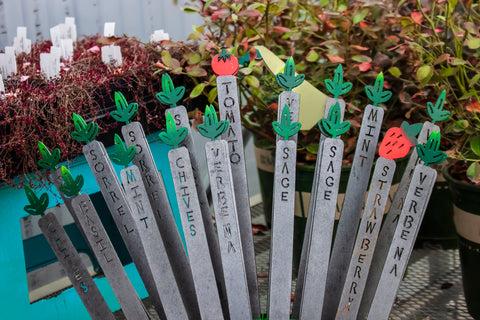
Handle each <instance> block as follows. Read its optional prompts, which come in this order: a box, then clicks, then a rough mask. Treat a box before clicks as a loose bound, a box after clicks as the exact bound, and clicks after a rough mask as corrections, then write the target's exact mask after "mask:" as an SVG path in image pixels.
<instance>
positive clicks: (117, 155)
mask: <svg viewBox="0 0 480 320" xmlns="http://www.w3.org/2000/svg"><path fill="white" fill-rule="evenodd" d="M113 140H114V142H115V145H114V146H113V151H112V152H111V154H110V158H111V159H112V161H113V162H114V163H116V164H118V165H121V166H124V167H127V166H128V165H129V164H130V162H132V160H133V158H135V154H137V149H136V148H135V146H127V144H126V143H125V142H124V141H123V140H122V138H120V136H119V135H118V134H116V133H115V137H114V138H113Z"/></svg>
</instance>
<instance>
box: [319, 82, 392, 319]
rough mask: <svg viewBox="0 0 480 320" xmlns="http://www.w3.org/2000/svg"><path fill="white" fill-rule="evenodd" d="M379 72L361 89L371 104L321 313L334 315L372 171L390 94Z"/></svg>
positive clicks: (334, 244)
mask: <svg viewBox="0 0 480 320" xmlns="http://www.w3.org/2000/svg"><path fill="white" fill-rule="evenodd" d="M383 83H384V81H383V74H382V73H380V74H378V76H377V77H376V79H375V83H374V85H373V86H371V85H367V86H365V91H366V93H367V96H368V98H369V99H370V100H371V101H372V104H369V105H367V106H366V108H365V110H364V112H363V119H362V125H361V127H360V133H359V136H358V140H357V144H356V149H355V155H354V158H353V162H352V168H351V170H350V175H349V179H348V184H347V189H346V192H345V199H344V202H343V207H342V212H341V214H340V220H339V222H338V227H337V232H336V234H335V240H334V242H333V249H332V254H331V260H330V264H329V267H328V273H327V286H326V292H328V294H327V295H326V296H325V301H324V306H323V313H322V316H323V317H324V318H325V319H334V318H335V315H336V312H337V307H338V303H339V301H340V296H341V294H342V289H343V285H344V283H345V277H346V273H345V270H346V269H347V268H348V265H349V262H350V257H351V256H352V250H353V246H354V243H355V237H354V235H355V233H356V231H357V229H358V224H359V221H360V216H361V212H362V207H363V204H364V201H365V192H366V191H367V187H368V181H369V177H370V173H371V171H372V165H373V160H374V158H375V150H376V148H377V143H378V137H379V135H380V131H381V127H382V122H383V114H384V110H383V109H382V108H381V107H380V106H379V104H380V103H383V102H386V101H387V100H388V99H389V98H390V97H391V95H392V94H391V92H390V91H388V90H384V89H383Z"/></svg>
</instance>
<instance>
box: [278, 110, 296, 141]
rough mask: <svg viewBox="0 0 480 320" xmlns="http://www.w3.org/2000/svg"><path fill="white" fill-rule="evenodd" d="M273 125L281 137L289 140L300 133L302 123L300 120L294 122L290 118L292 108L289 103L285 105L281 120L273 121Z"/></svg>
mask: <svg viewBox="0 0 480 320" xmlns="http://www.w3.org/2000/svg"><path fill="white" fill-rule="evenodd" d="M272 126H273V130H275V132H276V133H277V134H278V135H279V136H280V137H282V138H283V139H284V140H288V139H290V137H292V136H294V135H296V134H297V133H298V131H299V130H300V128H301V127H302V124H301V123H300V122H292V120H291V119H290V108H289V107H288V105H285V106H284V107H283V109H282V115H281V117H280V121H273V122H272Z"/></svg>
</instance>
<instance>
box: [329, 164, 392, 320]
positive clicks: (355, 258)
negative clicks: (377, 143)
mask: <svg viewBox="0 0 480 320" xmlns="http://www.w3.org/2000/svg"><path fill="white" fill-rule="evenodd" d="M394 173H395V160H390V159H386V158H383V157H379V158H378V159H377V163H376V165H375V169H374V171H373V176H372V182H371V183H370V190H369V192H368V197H367V202H366V204H365V209H364V210H363V216H362V220H361V222H360V226H359V228H358V233H357V235H356V237H353V236H352V237H353V238H356V241H355V245H354V247H353V254H352V258H351V260H350V265H349V267H348V271H347V275H346V279H345V285H344V287H343V292H342V296H341V298H340V303H339V306H338V310H337V316H336V319H357V313H358V309H359V307H360V302H361V300H362V295H363V291H364V289H365V284H366V282H367V276H368V271H369V269H370V264H371V262H372V257H373V252H374V250H375V245H376V243H377V237H378V232H379V231H380V227H381V225H382V219H383V212H384V211H385V206H386V204H387V200H388V194H389V191H390V186H391V185H392V180H393V174H394Z"/></svg>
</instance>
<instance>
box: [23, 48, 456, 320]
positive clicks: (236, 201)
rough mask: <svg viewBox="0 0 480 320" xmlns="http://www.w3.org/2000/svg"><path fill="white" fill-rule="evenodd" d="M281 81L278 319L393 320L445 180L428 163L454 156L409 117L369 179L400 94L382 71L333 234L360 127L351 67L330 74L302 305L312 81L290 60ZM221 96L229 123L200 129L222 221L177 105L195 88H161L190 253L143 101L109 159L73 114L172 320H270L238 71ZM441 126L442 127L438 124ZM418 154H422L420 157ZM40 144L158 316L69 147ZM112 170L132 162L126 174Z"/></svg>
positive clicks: (428, 127)
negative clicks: (304, 96) (296, 253)
mask: <svg viewBox="0 0 480 320" xmlns="http://www.w3.org/2000/svg"><path fill="white" fill-rule="evenodd" d="M215 59H217V58H215ZM218 59H223V61H224V62H225V61H226V62H228V61H229V59H230V56H229V54H228V53H226V52H223V54H222V55H221V56H220V57H218ZM237 69H238V67H237ZM276 78H277V82H278V83H279V85H281V86H282V87H283V88H284V90H285V91H283V92H282V93H281V94H280V95H279V98H278V106H279V108H278V119H277V121H274V122H273V124H272V125H273V128H274V130H275V132H276V134H277V139H276V152H275V177H274V179H275V181H274V190H273V201H274V202H273V214H272V216H273V222H272V232H271V251H270V266H269V285H268V310H266V312H267V315H268V318H269V319H275V320H281V319H290V318H291V317H292V318H295V319H307V320H310V319H327V320H328V319H357V318H358V319H367V318H368V319H374V320H378V319H387V318H388V315H389V313H390V310H391V308H392V305H393V303H394V299H395V296H396V292H397V289H398V287H399V284H400V281H401V279H402V276H403V274H404V272H405V269H406V266H407V262H408V259H409V256H410V254H411V252H412V247H413V243H414V240H415V237H416V235H417V232H418V229H419V226H420V222H421V221H422V217H423V214H424V212H425V208H426V205H427V203H428V200H429V198H430V194H431V191H432V188H433V184H434V182H435V179H436V171H435V170H434V169H432V168H430V167H429V166H430V165H431V164H435V163H438V162H440V161H443V160H444V158H445V155H444V154H443V153H442V152H441V151H439V140H440V136H439V133H438V130H439V129H438V127H437V126H436V125H434V124H433V123H430V122H425V123H424V124H423V125H420V126H418V125H409V124H408V123H404V124H403V125H402V127H401V128H391V129H389V130H388V131H387V133H386V135H385V138H384V140H383V142H382V143H381V144H380V148H379V155H380V157H379V158H378V159H377V160H376V164H375V167H374V169H373V175H371V171H372V166H373V163H374V157H375V152H376V149H377V142H378V138H379V134H380V130H381V126H382V119H383V112H384V111H383V109H382V107H380V106H379V104H381V103H384V102H386V101H387V100H388V99H389V98H390V96H391V93H390V92H389V91H385V90H384V89H383V76H382V74H380V75H379V76H378V77H377V79H376V81H375V84H374V85H372V86H367V87H366V93H367V95H368V97H369V98H370V99H371V100H372V105H368V106H367V107H366V108H365V111H364V117H363V120H362V125H361V129H360V134H359V137H358V141H357V147H356V152H355V156H354V159H353V163H352V168H351V173H350V177H349V181H348V186H347V191H346V196H345V201H344V204H343V208H342V211H341V216H340V220H339V222H338V228H337V232H336V234H335V235H334V234H333V227H334V222H335V213H336V203H337V195H338V188H339V182H340V172H341V167H342V160H343V159H342V157H343V148H344V144H343V141H342V140H341V139H340V136H341V135H342V134H344V133H346V132H347V131H349V128H350V123H349V122H348V121H344V120H343V115H344V111H345V102H344V100H343V99H341V98H340V96H341V95H344V94H346V93H347V92H348V91H349V90H350V89H351V84H350V83H348V82H344V81H343V72H342V68H341V66H339V67H338V68H337V69H336V70H335V76H334V78H333V80H326V86H327V89H328V90H329V91H330V92H331V93H332V95H333V98H328V99H327V103H326V108H325V111H324V117H323V119H322V120H321V121H320V122H319V127H320V129H321V132H322V135H321V138H320V142H319V147H318V156H317V162H316V167H315V176H314V183H313V186H312V194H311V200H310V207H309V215H308V223H307V229H306V233H305V241H304V246H303V249H302V258H301V264H300V268H299V274H298V280H297V287H296V295H295V296H296V298H295V300H294V304H293V308H291V293H292V292H291V290H292V287H291V283H292V246H293V217H294V213H293V210H294V200H295V167H296V150H297V133H298V131H299V130H300V128H301V125H300V123H298V122H297V120H298V112H299V105H300V104H299V102H300V96H299V94H297V93H295V92H293V91H292V89H294V88H295V87H297V86H299V85H301V84H302V82H303V81H304V77H303V75H298V74H296V73H295V66H294V63H293V60H292V59H291V58H290V59H288V60H287V62H286V64H285V68H284V71H283V72H282V73H279V74H278V75H277V76H276ZM217 88H218V102H219V112H220V120H219V118H218V117H217V114H216V111H215V109H214V107H213V106H207V108H206V110H205V114H204V121H203V123H202V124H200V125H198V126H197V129H198V131H199V133H200V134H202V135H203V136H205V137H207V138H209V139H210V140H211V141H209V142H208V143H206V144H205V153H206V159H207V168H208V176H209V179H210V186H211V196H212V204H213V205H212V206H213V213H214V216H213V215H212V210H211V208H210V206H209V203H208V200H207V194H206V191H205V189H204V186H203V184H202V183H201V179H200V172H199V164H198V161H197V157H196V155H195V153H194V152H193V150H194V146H193V144H194V141H193V139H192V134H191V128H190V122H189V119H188V114H187V111H186V109H185V107H184V106H181V105H179V106H177V103H178V102H179V101H180V100H181V99H182V97H183V95H184V93H185V88H184V87H175V86H174V84H173V82H172V80H171V79H170V77H169V76H168V74H164V75H163V76H162V90H163V91H161V92H159V93H158V94H157V98H158V99H159V100H160V102H162V103H163V104H166V105H169V106H170V108H169V109H168V110H167V111H166V129H165V131H162V132H161V133H160V135H159V138H160V139H161V141H162V142H164V143H166V144H168V145H170V146H171V150H170V151H169V152H168V160H169V163H170V169H171V174H172V177H173V183H174V189H175V195H176V201H177V205H178V209H179V212H180V215H181V224H182V230H183V234H184V237H185V246H184V244H183V242H182V238H181V235H180V233H179V232H178V229H177V226H176V223H175V220H174V217H173V215H172V210H171V207H170V204H169V200H168V197H167V192H166V189H165V185H164V181H163V178H162V175H161V173H160V172H159V171H158V170H157V166H156V164H155V162H154V158H153V155H152V151H151V149H150V146H149V143H148V141H147V137H146V136H145V133H144V131H143V128H142V125H141V124H140V123H139V122H131V120H132V118H134V117H135V115H136V112H137V110H138V105H137V104H136V103H128V102H127V100H126V99H125V97H124V96H123V95H122V94H121V93H119V92H116V93H115V103H116V106H117V109H116V110H115V111H113V112H112V113H111V116H112V117H113V118H114V119H115V120H117V121H120V122H123V123H125V124H124V125H123V127H122V130H121V132H122V135H123V139H122V138H121V137H120V136H119V135H115V145H114V146H113V147H112V150H111V151H110V153H108V152H107V150H106V148H105V147H104V145H103V144H102V143H101V142H99V141H97V140H95V138H96V136H97V134H98V131H99V129H98V126H97V125H96V123H95V122H88V123H87V122H86V121H85V120H84V119H83V118H82V117H81V116H80V115H77V114H74V115H73V122H74V127H75V130H74V131H73V132H72V138H73V139H75V140H77V141H78V142H80V143H82V144H83V145H84V146H83V153H84V155H85V157H86V159H87V162H88V164H89V166H90V168H91V170H92V172H93V174H94V176H95V179H96V181H97V183H98V185H99V187H100V190H101V192H102V195H103V197H104V199H105V201H106V203H107V205H108V208H109V210H110V213H111V215H112V217H113V219H114V221H115V223H116V226H117V228H118V230H119V232H120V234H121V236H122V238H123V240H124V242H125V244H126V246H127V249H128V251H129V253H130V255H131V257H132V259H133V262H134V263H135V266H136V267H137V270H138V272H139V274H140V276H141V278H142V280H143V282H144V284H145V287H146V289H147V291H148V293H149V296H150V299H151V301H152V303H153V305H154V306H155V309H156V311H157V313H158V314H159V316H160V318H161V319H170V320H173V319H174V320H178V319H205V320H213V319H232V320H235V319H259V318H261V317H262V312H261V308H260V302H259V301H260V300H259V289H258V284H257V273H256V265H255V251H254V243H253V236H252V227H251V215H250V204H249V196H248V189H247V177H246V171H245V155H244V149H243V140H242V126H241V115H240V104H239V97H238V87H237V78H236V76H235V75H233V74H222V75H218V76H217ZM442 97H443V100H444V98H445V97H444V93H442V96H441V98H439V101H437V103H436V104H435V106H433V105H430V106H429V108H430V109H432V108H433V109H432V110H433V111H434V112H436V114H437V116H438V115H439V114H440V113H442V114H443V115H445V114H444V113H445V112H446V111H445V110H443V101H442V100H441V99H442ZM430 109H429V113H430V111H431V110H430ZM446 113H448V112H446ZM447 116H448V115H447ZM432 118H433V117H432ZM438 118H439V117H437V118H435V119H434V121H440V119H438ZM417 134H418V140H416V137H415V136H416V135H417ZM415 146H416V147H415ZM411 147H414V149H413V151H412V152H409V151H410V149H411ZM39 149H40V155H41V159H40V161H39V166H40V167H41V168H42V169H45V170H49V172H50V177H51V180H52V181H53V182H54V184H55V186H56V187H57V189H58V190H59V192H60V194H61V195H62V198H63V201H64V202H65V204H66V206H67V208H68V210H69V211H70V213H71V214H72V216H73V217H74V219H75V223H76V224H77V226H78V227H79V229H80V230H81V232H82V234H83V236H84V237H85V239H86V240H87V241H88V243H89V245H90V247H91V248H92V250H93V252H94V254H95V256H96V259H97V260H98V263H99V265H100V266H101V268H102V271H103V273H104V275H105V277H106V278H107V280H108V281H109V283H110V285H111V287H112V289H113V292H114V293H115V296H116V297H117V299H118V301H119V303H120V305H121V307H122V310H123V313H124V315H125V317H126V318H127V319H130V320H137V319H150V315H149V314H148V312H147V311H146V309H145V307H144V305H143V303H142V301H141V300H140V299H139V297H138V295H137V293H136V292H135V289H134V287H133V286H132V284H131V282H130V280H129V279H128V277H127V275H126V273H125V271H124V269H123V266H122V264H121V262H120V259H119V258H118V255H117V253H116V251H115V248H114V247H113V245H112V243H111V241H110V239H109V237H108V235H107V233H106V231H105V228H104V227H103V226H102V223H101V221H100V219H99V216H98V214H97V212H96V210H95V207H94V206H93V204H92V202H91V200H90V198H89V196H88V195H87V194H81V188H82V185H83V177H82V176H80V175H79V176H76V177H74V176H73V175H72V173H71V172H70V171H69V170H68V169H67V168H66V167H65V166H59V160H60V150H59V149H58V148H54V149H52V150H50V149H49V148H47V147H46V146H45V145H44V144H43V143H41V142H39ZM407 154H410V158H409V160H408V164H407V168H406V170H405V173H404V174H403V177H402V179H401V182H400V185H399V188H398V190H397V192H396V193H395V196H394V199H393V204H392V206H391V207H390V209H389V212H388V215H386V221H385V223H384V224H383V228H382V229H381V230H380V227H381V225H382V219H383V217H384V211H385V207H386V203H387V198H388V194H389V190H390V187H391V184H392V178H393V175H394V172H395V159H398V158H401V157H405V156H407ZM113 163H115V164H117V165H122V166H123V167H124V168H123V169H122V170H121V172H120V177H119V176H117V173H116V171H115V169H114V166H113ZM370 177H371V179H370ZM369 181H370V186H369V188H368V183H369ZM367 188H368V196H367V197H366V200H365V192H366V191H367ZM25 191H26V194H27V198H28V201H29V204H28V205H27V206H25V210H26V211H27V212H28V213H30V214H38V215H41V218H40V220H39V225H40V228H41V229H42V231H43V233H44V235H45V237H46V238H47V240H48V242H49V243H50V245H51V247H52V249H53V250H54V252H55V254H56V256H57V257H58V260H59V261H60V263H61V264H62V265H63V267H64V269H65V271H66V274H67V275H68V277H69V278H70V280H71V282H72V285H73V287H74V288H75V289H76V291H77V292H78V294H79V296H80V298H81V299H82V301H83V303H84V305H85V307H86V309H87V311H88V313H89V314H90V316H91V317H92V319H98V320H105V319H114V316H113V314H112V312H111V311H110V309H109V307H108V306H107V304H106V302H105V300H104V299H103V297H102V295H101V294H100V292H99V290H98V288H97V287H96V285H95V283H94V281H93V280H92V278H91V276H90V274H89V273H88V271H87V269H86V268H85V266H84V265H83V264H82V261H81V260H80V257H79V255H78V252H77V251H76V250H75V248H74V246H73V245H72V242H71V241H70V239H69V238H68V236H67V235H66V233H65V231H64V230H63V227H62V226H61V225H60V224H59V223H58V221H57V219H56V217H55V215H54V214H53V213H52V212H49V209H48V204H49V200H48V194H46V193H44V194H42V195H41V196H40V197H38V196H37V195H36V194H35V192H34V191H33V190H32V189H31V188H29V187H28V186H27V187H25ZM172 201H175V200H174V199H172ZM325 293H328V294H325Z"/></svg>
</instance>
